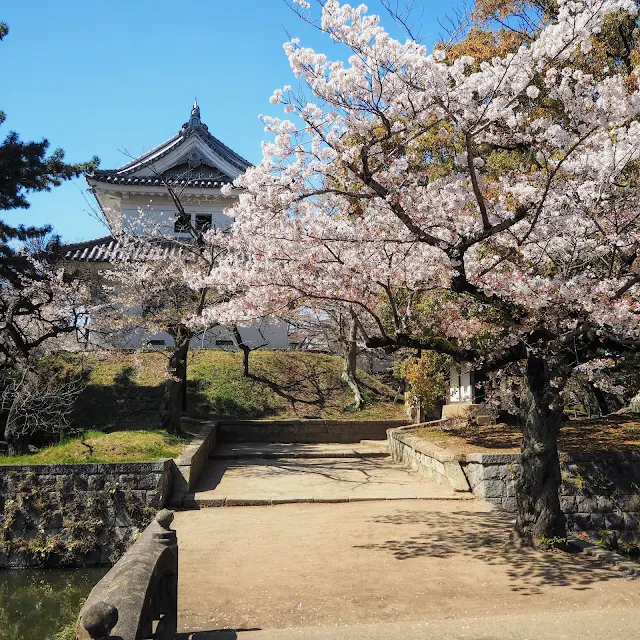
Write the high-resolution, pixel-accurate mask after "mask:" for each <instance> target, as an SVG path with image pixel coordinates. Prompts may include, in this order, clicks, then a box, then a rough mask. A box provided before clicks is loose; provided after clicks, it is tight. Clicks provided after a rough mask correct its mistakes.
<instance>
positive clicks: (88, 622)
mask: <svg viewBox="0 0 640 640" xmlns="http://www.w3.org/2000/svg"><path fill="white" fill-rule="evenodd" d="M117 622H118V610H117V609H116V608H115V607H114V606H113V605H111V604H107V603H106V602H96V603H95V604H93V605H91V606H90V607H89V608H88V609H87V610H86V611H85V612H84V613H83V614H82V619H81V623H82V626H83V627H84V628H85V629H86V630H87V632H88V633H89V635H90V636H91V637H92V638H93V640H103V639H104V638H108V637H109V636H110V635H111V630H112V629H113V627H115V626H116V624H117Z"/></svg>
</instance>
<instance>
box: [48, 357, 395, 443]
mask: <svg viewBox="0 0 640 640" xmlns="http://www.w3.org/2000/svg"><path fill="white" fill-rule="evenodd" d="M166 361H167V360H166V355H165V354H164V353H162V352H144V353H142V352H125V353H123V352H107V353H102V354H75V353H63V354H58V355H56V356H54V357H51V358H49V360H48V362H47V363H46V366H47V367H50V368H51V371H52V374H53V375H64V374H65V373H66V372H70V371H76V372H77V371H80V370H82V369H84V370H86V371H87V372H88V381H89V384H88V386H87V388H86V389H85V391H84V392H83V394H82V396H81V397H80V399H79V401H78V403H77V407H76V415H75V422H76V424H78V425H81V426H82V427H83V428H85V429H99V430H101V431H113V430H118V431H120V430H126V429H153V428H155V426H156V424H157V420H158V415H159V410H160V404H161V401H162V385H163V381H164V371H165V367H166ZM250 371H251V377H249V378H244V377H243V376H242V356H241V355H240V354H238V353H231V352H225V351H205V350H193V351H192V352H191V353H190V354H189V359H188V363H187V411H186V416H187V417H191V418H194V419H200V420H203V419H204V420H210V419H216V418H238V419H256V418H346V419H348V418H352V419H394V418H402V417H404V415H403V406H402V404H399V403H396V402H393V390H392V389H390V388H388V387H386V386H385V385H383V384H382V383H381V382H380V381H379V380H377V379H376V378H373V377H372V376H369V375H367V374H365V373H363V372H360V373H359V380H360V382H361V384H362V387H363V395H364V397H365V407H364V408H363V409H362V410H361V411H353V409H352V408H351V406H350V405H351V404H352V401H353V400H352V396H351V395H350V392H349V390H348V388H347V387H346V385H345V384H344V383H343V382H342V380H341V378H340V374H341V372H342V360H341V359H340V358H337V357H334V356H329V355H324V354H315V353H305V352H296V351H256V352H255V353H252V354H251V360H250Z"/></svg>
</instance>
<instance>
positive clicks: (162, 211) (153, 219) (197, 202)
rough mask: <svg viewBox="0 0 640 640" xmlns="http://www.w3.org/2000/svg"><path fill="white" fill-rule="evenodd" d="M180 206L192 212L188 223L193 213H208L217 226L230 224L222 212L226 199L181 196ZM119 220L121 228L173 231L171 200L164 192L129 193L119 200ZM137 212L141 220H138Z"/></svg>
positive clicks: (175, 211)
mask: <svg viewBox="0 0 640 640" xmlns="http://www.w3.org/2000/svg"><path fill="white" fill-rule="evenodd" d="M183 200H184V201H183V206H184V209H185V211H186V212H187V213H189V214H191V216H192V223H193V222H194V221H195V217H194V216H195V215H197V214H211V220H212V224H213V225H214V226H217V227H218V228H221V229H228V228H229V227H230V226H231V218H230V217H229V216H227V215H226V214H225V213H224V208H225V206H228V205H229V202H228V201H226V200H224V199H222V198H221V199H220V200H206V199H204V198H203V199H199V198H197V197H191V198H184V199H183ZM120 206H121V208H122V221H123V225H124V227H125V229H127V230H128V231H130V232H132V233H143V232H145V228H146V227H157V229H158V232H160V233H163V234H167V235H173V228H174V222H175V219H176V215H177V210H176V207H175V205H174V203H173V201H172V200H171V199H170V198H169V197H167V196H164V195H150V196H144V195H132V196H130V197H128V198H123V199H122V201H121V205H120ZM140 212H142V214H143V222H142V223H141V221H140Z"/></svg>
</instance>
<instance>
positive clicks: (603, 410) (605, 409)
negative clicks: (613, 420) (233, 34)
mask: <svg viewBox="0 0 640 640" xmlns="http://www.w3.org/2000/svg"><path fill="white" fill-rule="evenodd" d="M589 387H590V389H591V392H592V393H593V397H594V398H595V399H596V402H597V403H598V409H600V415H601V416H606V415H607V414H609V413H610V409H609V405H608V404H607V399H606V398H605V397H604V393H602V391H601V390H600V389H598V387H596V385H595V384H593V383H592V382H590V383H589Z"/></svg>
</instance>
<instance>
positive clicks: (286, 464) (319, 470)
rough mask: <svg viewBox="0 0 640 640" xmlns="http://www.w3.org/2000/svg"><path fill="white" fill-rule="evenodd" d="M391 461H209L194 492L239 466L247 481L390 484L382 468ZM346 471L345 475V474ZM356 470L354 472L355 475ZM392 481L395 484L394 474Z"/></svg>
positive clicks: (212, 484) (209, 487)
mask: <svg viewBox="0 0 640 640" xmlns="http://www.w3.org/2000/svg"><path fill="white" fill-rule="evenodd" d="M391 464H392V463H390V462H389V461H388V460H386V459H384V458H364V457H363V458H336V459H332V458H323V459H318V458H310V459H309V458H277V459H257V458H253V459H248V460H224V461H222V460H216V461H213V460H212V461H210V462H209V466H208V467H207V469H206V470H205V472H204V474H203V476H202V478H201V479H200V481H199V482H198V485H197V487H196V492H204V491H212V490H214V489H215V488H216V487H217V486H218V485H219V484H220V482H221V481H222V479H223V477H224V475H225V473H227V472H228V471H230V470H241V472H242V475H243V477H244V478H246V480H247V481H248V482H249V483H250V482H251V481H252V480H273V481H277V480H278V479H282V478H284V477H285V476H288V477H292V476H320V477H322V478H325V479H327V480H331V481H333V482H337V483H338V482H339V483H340V484H341V485H343V486H346V487H349V489H356V488H358V487H361V486H363V485H375V484H384V485H387V484H389V482H390V480H389V479H387V478H385V477H384V474H383V471H384V470H385V468H389V467H390V465H391ZM403 470H404V469H403ZM345 474H347V475H345ZM356 474H357V475H356ZM393 482H394V484H398V480H397V478H394V481H393Z"/></svg>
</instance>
